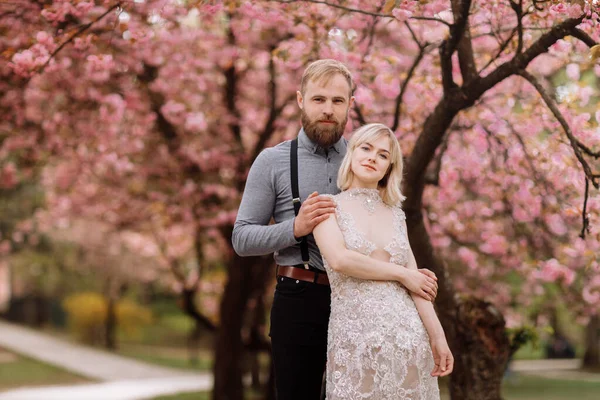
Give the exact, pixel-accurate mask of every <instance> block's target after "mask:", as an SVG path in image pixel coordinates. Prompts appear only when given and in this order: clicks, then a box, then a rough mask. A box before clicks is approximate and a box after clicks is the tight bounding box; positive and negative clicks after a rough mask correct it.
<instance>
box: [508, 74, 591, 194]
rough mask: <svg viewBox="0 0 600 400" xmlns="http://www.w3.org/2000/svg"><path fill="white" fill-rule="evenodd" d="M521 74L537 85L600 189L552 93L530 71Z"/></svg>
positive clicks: (586, 171) (582, 163) (588, 177)
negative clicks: (551, 95)
mask: <svg viewBox="0 0 600 400" xmlns="http://www.w3.org/2000/svg"><path fill="white" fill-rule="evenodd" d="M519 75H521V76H522V77H523V78H525V79H526V80H527V81H528V82H529V83H531V84H532V85H533V86H534V87H535V89H536V90H537V91H538V93H539V94H540V96H542V99H543V100H544V102H545V103H546V105H547V106H548V108H549V109H550V110H551V111H552V114H554V117H555V118H556V119H557V120H558V122H560V125H561V126H562V127H563V129H564V131H565V133H566V134H567V137H568V138H569V142H571V147H572V148H573V151H574V152H575V156H576V157H577V160H579V163H580V164H581V166H582V167H583V171H584V172H585V176H586V178H587V179H590V180H591V181H592V184H593V185H594V187H595V188H596V189H600V184H599V183H598V182H597V180H596V177H595V176H594V174H593V173H592V170H591V168H590V166H589V164H588V163H587V161H586V160H585V159H584V158H583V155H582V154H581V151H580V150H579V146H578V145H577V139H576V138H575V135H573V132H572V131H571V127H570V126H569V124H568V123H567V121H566V120H565V118H564V117H563V115H562V113H561V112H560V110H559V109H558V107H557V105H556V103H555V102H554V100H553V99H552V98H551V97H550V95H549V94H548V93H547V92H546V90H545V89H544V87H543V86H542V85H541V84H540V83H539V82H538V80H537V79H536V78H535V77H534V76H533V75H531V74H530V73H529V72H527V71H525V70H522V71H519Z"/></svg>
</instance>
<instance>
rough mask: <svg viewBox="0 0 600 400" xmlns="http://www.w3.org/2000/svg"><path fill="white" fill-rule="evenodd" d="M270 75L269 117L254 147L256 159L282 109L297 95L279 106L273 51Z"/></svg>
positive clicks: (253, 155)
mask: <svg viewBox="0 0 600 400" xmlns="http://www.w3.org/2000/svg"><path fill="white" fill-rule="evenodd" d="M273 48H275V47H273ZM269 77H270V80H269V94H270V106H269V110H270V111H269V118H268V119H267V122H266V123H265V127H264V128H263V130H262V132H261V133H260V136H259V137H258V141H257V142H256V145H255V146H254V149H253V150H252V156H251V157H252V158H251V160H254V159H255V158H256V157H258V154H259V153H260V152H261V151H262V149H263V148H264V147H265V144H266V143H267V141H268V140H269V139H270V138H271V136H272V135H273V132H274V131H275V121H276V120H277V117H279V115H280V114H281V111H282V110H283V109H284V107H285V106H287V105H288V103H289V102H290V101H292V100H293V99H294V98H295V97H296V94H295V93H292V94H290V95H289V96H288V97H287V98H286V99H285V100H284V101H283V103H281V105H280V106H277V98H276V97H277V71H276V70H275V62H274V60H273V55H272V52H271V58H270V59H269Z"/></svg>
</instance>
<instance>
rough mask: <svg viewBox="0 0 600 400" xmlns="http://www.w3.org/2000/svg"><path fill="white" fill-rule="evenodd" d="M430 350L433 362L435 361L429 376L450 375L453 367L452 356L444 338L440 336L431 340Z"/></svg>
mask: <svg viewBox="0 0 600 400" xmlns="http://www.w3.org/2000/svg"><path fill="white" fill-rule="evenodd" d="M431 351H432V352H433V362H434V363H435V367H433V371H431V376H446V375H450V374H451V373H452V370H453V369H454V357H453V356H452V353H451V352H450V349H449V348H448V342H446V338H445V337H440V338H438V339H434V340H432V341H431Z"/></svg>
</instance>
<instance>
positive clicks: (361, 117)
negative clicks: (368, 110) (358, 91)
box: [354, 100, 367, 125]
mask: <svg viewBox="0 0 600 400" xmlns="http://www.w3.org/2000/svg"><path fill="white" fill-rule="evenodd" d="M354 112H355V113H356V118H358V122H360V124H361V125H366V123H367V120H366V119H365V116H364V115H363V113H362V111H361V110H360V106H359V105H358V102H357V101H356V100H355V101H354Z"/></svg>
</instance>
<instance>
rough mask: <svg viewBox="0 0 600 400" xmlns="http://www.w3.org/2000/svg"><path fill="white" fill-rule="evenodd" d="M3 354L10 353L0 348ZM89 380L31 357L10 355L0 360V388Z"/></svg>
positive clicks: (73, 382) (74, 382)
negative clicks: (7, 358) (2, 360)
mask: <svg viewBox="0 0 600 400" xmlns="http://www.w3.org/2000/svg"><path fill="white" fill-rule="evenodd" d="M0 353H2V354H4V355H7V354H8V355H12V353H8V352H5V351H4V350H2V349H0ZM83 382H90V380H89V379H87V378H83V377H81V376H78V375H75V374H72V373H70V372H67V371H65V370H62V369H60V368H56V367H53V366H51V365H47V364H44V363H41V362H38V361H34V360H32V359H29V358H26V357H22V356H18V355H12V356H11V357H10V359H9V360H5V362H0V390H6V389H12V388H17V387H21V386H43V385H59V384H76V383H83Z"/></svg>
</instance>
